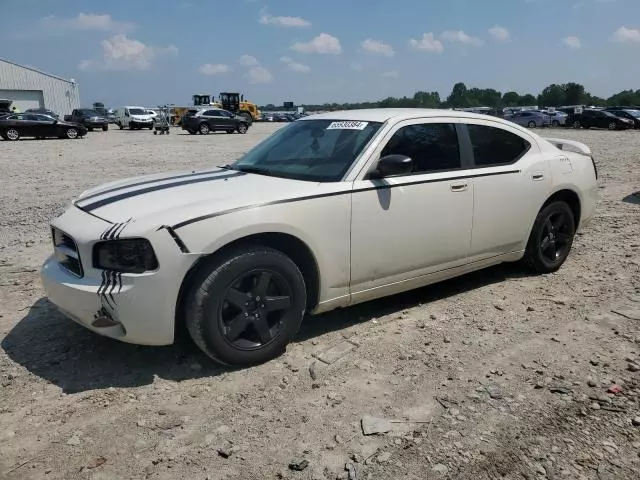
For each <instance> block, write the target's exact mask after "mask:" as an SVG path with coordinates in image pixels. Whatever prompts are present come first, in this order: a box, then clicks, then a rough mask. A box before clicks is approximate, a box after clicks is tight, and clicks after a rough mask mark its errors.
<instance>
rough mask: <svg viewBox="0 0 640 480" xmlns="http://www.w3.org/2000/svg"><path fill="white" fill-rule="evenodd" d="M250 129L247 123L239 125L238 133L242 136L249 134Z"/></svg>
mask: <svg viewBox="0 0 640 480" xmlns="http://www.w3.org/2000/svg"><path fill="white" fill-rule="evenodd" d="M248 129H249V127H247V124H246V123H241V124H240V125H238V133H241V134H242V135H244V134H245V133H247V130H248Z"/></svg>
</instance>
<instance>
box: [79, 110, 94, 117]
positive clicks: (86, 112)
mask: <svg viewBox="0 0 640 480" xmlns="http://www.w3.org/2000/svg"><path fill="white" fill-rule="evenodd" d="M80 113H82V114H83V115H90V116H92V117H97V116H98V112H96V111H95V110H91V109H90V108H85V109H82V110H80Z"/></svg>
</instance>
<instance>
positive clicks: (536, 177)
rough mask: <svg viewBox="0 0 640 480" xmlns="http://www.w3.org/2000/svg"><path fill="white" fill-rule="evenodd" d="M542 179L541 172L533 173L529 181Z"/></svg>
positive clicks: (542, 174)
mask: <svg viewBox="0 0 640 480" xmlns="http://www.w3.org/2000/svg"><path fill="white" fill-rule="evenodd" d="M543 178H544V173H542V172H534V173H532V174H531V179H532V180H533V181H538V180H542V179H543Z"/></svg>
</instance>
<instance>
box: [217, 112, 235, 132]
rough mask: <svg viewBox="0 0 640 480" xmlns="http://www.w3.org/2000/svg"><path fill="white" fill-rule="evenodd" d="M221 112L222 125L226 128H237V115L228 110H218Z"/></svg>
mask: <svg viewBox="0 0 640 480" xmlns="http://www.w3.org/2000/svg"><path fill="white" fill-rule="evenodd" d="M218 111H219V112H220V115H221V117H220V125H221V127H222V128H223V129H224V130H235V129H236V126H237V125H236V119H235V115H234V114H233V113H231V112H229V111H227V110H218Z"/></svg>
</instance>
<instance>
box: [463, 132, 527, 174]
mask: <svg viewBox="0 0 640 480" xmlns="http://www.w3.org/2000/svg"><path fill="white" fill-rule="evenodd" d="M467 127H468V128H469V137H470V138H471V145H472V147H473V154H474V158H475V164H476V165H477V166H479V167H488V166H491V165H504V164H507V163H513V162H515V161H516V160H518V159H519V158H520V157H521V156H522V155H524V154H525V153H526V152H527V150H529V148H530V147H531V144H530V143H529V142H527V141H526V140H525V139H524V138H522V137H520V136H518V135H516V134H514V133H511V132H507V131H506V130H503V129H501V128H495V127H488V126H485V125H467Z"/></svg>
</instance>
